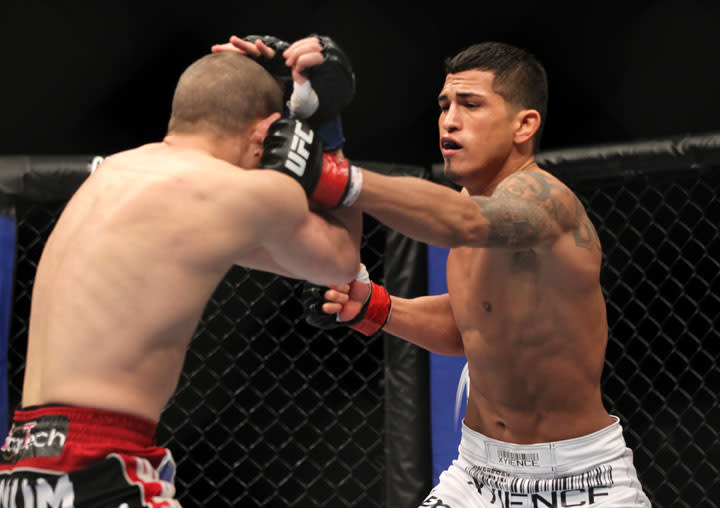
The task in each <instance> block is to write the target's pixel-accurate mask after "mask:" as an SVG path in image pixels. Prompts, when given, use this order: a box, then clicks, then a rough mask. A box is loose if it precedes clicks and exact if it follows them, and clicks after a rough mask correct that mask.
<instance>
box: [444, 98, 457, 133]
mask: <svg viewBox="0 0 720 508" xmlns="http://www.w3.org/2000/svg"><path fill="white" fill-rule="evenodd" d="M440 127H442V129H444V130H445V131H446V132H454V131H456V130H458V129H459V128H460V116H459V115H458V108H457V106H456V105H455V104H454V103H450V105H449V106H448V108H447V109H446V110H445V111H443V112H442V113H441V115H440Z"/></svg>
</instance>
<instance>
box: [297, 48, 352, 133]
mask: <svg viewBox="0 0 720 508" xmlns="http://www.w3.org/2000/svg"><path fill="white" fill-rule="evenodd" d="M312 35H313V36H314V37H317V38H318V40H319V41H320V44H321V45H322V48H323V49H322V52H323V54H324V55H325V60H324V61H323V62H322V63H321V64H319V65H316V66H314V67H311V68H310V69H308V78H309V79H310V81H311V82H312V87H313V88H314V89H315V92H316V93H317V96H318V99H319V105H318V108H317V110H316V111H315V113H313V115H312V116H310V117H309V118H308V122H310V125H312V126H313V127H317V126H319V125H321V124H323V123H325V122H328V121H331V120H334V119H335V118H336V117H337V116H338V115H339V114H340V113H341V112H342V110H343V109H345V108H346V107H347V105H348V104H350V102H352V100H353V98H354V97H355V73H354V72H353V69H352V64H351V63H350V59H349V58H348V56H347V55H346V54H345V52H344V51H343V50H342V48H341V47H340V46H338V45H337V43H336V42H335V41H334V40H332V39H331V38H330V37H328V36H325V35H316V34H312Z"/></svg>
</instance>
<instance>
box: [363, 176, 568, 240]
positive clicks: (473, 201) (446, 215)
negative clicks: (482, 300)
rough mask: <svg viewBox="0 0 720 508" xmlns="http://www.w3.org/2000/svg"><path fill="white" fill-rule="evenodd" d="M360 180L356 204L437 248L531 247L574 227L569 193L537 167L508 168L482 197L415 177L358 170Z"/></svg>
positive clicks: (402, 231) (403, 231) (399, 229)
mask: <svg viewBox="0 0 720 508" xmlns="http://www.w3.org/2000/svg"><path fill="white" fill-rule="evenodd" d="M363 179H364V183H363V190H362V192H361V194H360V197H359V198H358V200H357V202H356V206H358V207H360V208H362V209H363V210H364V211H366V212H367V213H368V214H370V215H372V216H374V217H375V218H377V219H378V220H379V221H381V222H383V223H384V224H386V225H388V226H390V227H391V228H393V229H395V230H397V231H400V232H401V233H404V234H406V235H408V236H410V237H412V238H415V239H416V240H419V241H422V242H425V243H429V244H433V245H438V246H441V247H462V246H469V247H508V248H532V247H536V246H538V245H540V244H542V243H544V242H548V241H550V240H552V239H553V238H555V237H557V235H558V234H560V233H561V232H562V231H567V230H569V229H571V228H574V227H575V226H576V220H577V218H576V213H575V201H576V199H575V198H574V195H573V194H572V193H571V192H570V191H569V190H568V189H567V188H566V187H565V186H564V185H563V184H562V183H560V182H559V181H558V180H557V179H555V178H554V177H552V176H551V175H549V174H547V173H545V172H543V171H536V170H529V171H522V172H518V173H514V174H512V175H510V176H509V177H507V178H506V179H505V180H504V181H503V182H501V184H500V185H499V186H498V187H497V188H496V189H495V192H493V194H492V195H491V196H488V197H485V196H474V197H471V196H469V195H467V194H466V193H464V192H463V193H458V192H455V191H453V190H452V189H449V188H447V187H445V186H443V185H439V184H435V183H432V182H428V181H426V180H423V179H420V178H415V177H402V176H386V175H381V174H378V173H375V172H372V171H363Z"/></svg>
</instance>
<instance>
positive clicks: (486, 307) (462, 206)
mask: <svg viewBox="0 0 720 508" xmlns="http://www.w3.org/2000/svg"><path fill="white" fill-rule="evenodd" d="M438 103H439V106H440V116H439V121H438V126H439V135H440V150H441V152H442V155H443V159H444V163H445V165H444V172H445V175H446V176H447V177H448V178H449V179H450V180H451V181H453V182H455V183H456V184H458V185H460V186H461V187H462V191H461V192H455V191H454V190H452V189H450V188H448V187H445V186H442V185H438V184H434V183H431V182H428V181H424V180H422V179H418V178H412V177H400V176H385V175H380V174H377V173H372V172H369V171H365V172H364V175H363V177H364V183H363V188H362V191H361V193H360V196H359V198H358V200H357V202H356V204H355V206H356V207H359V208H361V209H362V210H363V211H365V212H367V213H368V214H370V215H372V216H374V217H375V218H377V219H378V220H379V221H381V222H383V223H385V224H387V225H388V226H390V227H392V228H394V229H396V230H398V231H400V232H402V233H404V234H406V235H408V236H411V237H413V238H415V239H417V240H419V241H423V242H426V243H430V244H434V245H438V246H443V247H450V248H451V250H450V254H449V257H448V260H447V287H448V293H447V294H444V295H434V296H424V297H420V298H414V299H404V298H398V297H395V296H393V297H391V296H389V295H388V294H387V292H386V291H385V290H384V289H383V288H382V287H380V286H378V285H377V284H375V283H371V282H370V281H369V280H367V278H365V279H364V280H363V281H361V280H356V281H353V282H352V283H350V284H349V285H341V286H334V287H332V288H331V289H329V290H326V289H327V288H320V287H317V286H315V285H312V284H308V285H307V287H306V288H305V291H304V296H305V302H306V305H307V307H308V315H307V319H308V321H309V322H311V323H315V324H316V325H318V326H321V327H332V326H337V325H338V321H340V322H341V323H340V324H343V323H342V322H344V324H350V326H352V327H353V328H355V329H357V330H359V331H361V332H362V333H365V334H373V333H375V332H377V331H378V330H380V329H384V330H385V331H386V332H388V333H390V334H392V335H395V336H398V337H401V338H404V339H406V340H408V341H410V342H412V343H415V344H417V345H419V346H421V347H423V348H426V349H428V350H430V351H433V352H436V353H439V354H443V355H464V356H465V357H466V358H467V362H468V371H469V377H470V388H469V400H468V404H467V409H466V412H465V417H464V422H463V429H462V438H461V443H460V446H459V456H458V458H457V459H456V460H455V461H453V463H452V464H451V465H450V467H449V468H448V469H447V470H446V471H445V472H443V473H442V474H441V476H440V479H439V483H438V485H436V486H435V487H434V489H433V490H432V492H431V493H430V494H429V496H428V497H427V498H426V499H425V501H424V503H423V505H422V506H433V507H450V508H466V507H468V508H469V507H473V508H476V507H493V508H497V507H510V506H513V507H515V506H518V507H545V506H553V507H559V506H563V507H569V506H582V507H584V508H585V507H588V508H590V507H595V506H603V507H611V506H612V507H618V508H619V507H623V508H631V507H645V508H648V507H649V506H650V502H649V500H648V498H647V497H646V496H645V494H644V493H643V491H642V488H641V486H640V483H639V481H638V478H637V474H636V471H635V468H634V465H633V460H632V452H631V450H630V449H629V448H628V447H627V446H626V443H625V441H624V438H623V432H622V428H621V425H620V423H619V420H618V418H617V417H614V416H611V415H610V414H608V412H607V411H606V409H605V407H604V406H603V402H602V395H601V373H602V369H603V364H604V356H605V348H606V344H607V338H608V325H607V318H606V310H605V301H604V297H603V293H602V289H601V286H600V282H599V274H600V267H601V257H602V252H601V245H600V241H599V239H598V235H597V233H596V231H595V228H594V227H593V225H592V223H591V222H590V219H589V218H588V216H587V214H586V212H585V210H584V208H583V206H582V204H581V202H580V201H579V200H578V198H577V197H576V196H575V195H574V194H573V192H572V191H571V190H570V189H569V188H568V187H567V186H565V185H564V184H563V183H562V182H560V181H559V180H558V179H557V178H555V177H554V176H552V175H550V174H549V173H547V172H545V171H543V170H542V169H541V168H539V167H538V165H537V164H536V162H535V152H536V149H537V145H538V140H539V138H540V131H541V127H542V120H543V118H544V116H545V113H546V104H547V78H546V74H545V70H544V69H543V67H542V66H541V64H540V63H539V62H538V61H537V60H536V59H535V58H534V57H533V56H532V55H530V54H528V53H527V52H525V51H523V50H521V49H519V48H516V47H513V46H509V45H506V44H500V43H483V44H477V45H473V46H471V47H469V48H467V49H466V50H464V51H462V52H460V53H459V54H458V55H456V56H455V57H453V58H451V59H449V60H448V61H447V62H446V78H445V83H444V86H443V88H442V91H441V92H440V95H439V97H438ZM369 289H371V291H370V292H369V291H368V290H369ZM368 293H369V296H368Z"/></svg>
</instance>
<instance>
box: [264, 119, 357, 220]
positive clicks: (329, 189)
mask: <svg viewBox="0 0 720 508" xmlns="http://www.w3.org/2000/svg"><path fill="white" fill-rule="evenodd" d="M260 167H262V168H267V169H274V170H276V171H280V172H282V173H285V174H288V175H290V176H292V177H293V178H295V179H296V180H297V181H298V182H300V185H302V187H303V189H305V193H306V194H307V196H308V198H310V199H311V200H312V201H314V202H316V203H318V204H321V205H325V206H329V207H336V206H340V205H344V206H350V205H352V204H353V203H354V202H355V200H356V199H357V197H358V195H359V194H360V189H361V188H362V171H361V170H360V169H359V168H357V167H355V166H352V165H351V164H350V162H349V161H348V160H347V159H340V158H338V157H336V156H334V155H332V154H329V153H324V152H323V147H322V142H321V141H320V138H319V137H318V136H316V135H315V132H314V131H313V130H312V129H311V128H310V126H309V124H307V123H306V122H304V121H302V120H298V119H292V118H281V119H280V120H277V121H276V122H275V123H273V124H272V125H271V126H270V128H269V129H268V134H267V137H266V138H265V142H264V152H263V155H262V157H261V159H260Z"/></svg>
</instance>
